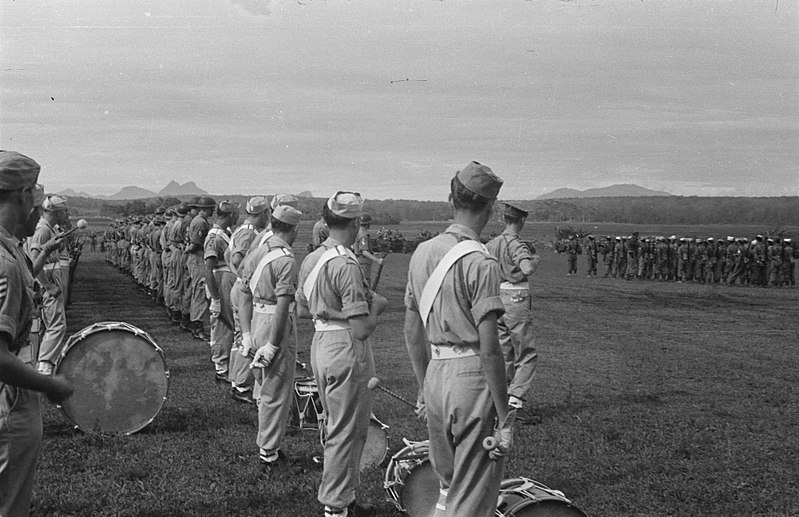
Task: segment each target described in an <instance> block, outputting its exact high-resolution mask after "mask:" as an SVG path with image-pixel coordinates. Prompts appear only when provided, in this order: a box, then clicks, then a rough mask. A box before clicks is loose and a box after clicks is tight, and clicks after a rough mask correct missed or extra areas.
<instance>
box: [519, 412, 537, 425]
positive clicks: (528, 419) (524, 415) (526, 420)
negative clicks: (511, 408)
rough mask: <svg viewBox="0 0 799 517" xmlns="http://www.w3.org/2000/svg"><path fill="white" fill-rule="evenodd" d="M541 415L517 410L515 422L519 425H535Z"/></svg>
mask: <svg viewBox="0 0 799 517" xmlns="http://www.w3.org/2000/svg"><path fill="white" fill-rule="evenodd" d="M541 420H542V418H541V415H539V414H538V413H533V412H532V411H529V410H527V411H525V410H521V411H517V412H516V420H515V422H516V423H517V424H520V425H537V424H540V423H541Z"/></svg>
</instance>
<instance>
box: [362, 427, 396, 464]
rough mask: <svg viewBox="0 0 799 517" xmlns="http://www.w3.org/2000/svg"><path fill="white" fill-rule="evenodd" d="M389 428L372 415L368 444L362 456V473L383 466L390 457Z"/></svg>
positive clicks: (367, 435) (367, 437) (367, 436)
mask: <svg viewBox="0 0 799 517" xmlns="http://www.w3.org/2000/svg"><path fill="white" fill-rule="evenodd" d="M388 429H389V428H388V426H387V425H386V424H384V423H383V422H381V421H380V420H378V419H377V417H376V416H375V414H374V413H372V415H371V417H370V419H369V430H368V431H367V432H366V444H364V446H363V454H361V472H363V471H364V470H366V469H367V468H369V467H375V466H382V465H383V462H384V461H386V456H388V451H389V447H390V446H389V443H388Z"/></svg>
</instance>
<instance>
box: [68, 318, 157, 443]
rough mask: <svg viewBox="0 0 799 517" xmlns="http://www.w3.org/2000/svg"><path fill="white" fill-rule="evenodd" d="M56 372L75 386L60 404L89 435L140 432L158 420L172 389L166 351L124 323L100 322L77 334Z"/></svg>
mask: <svg viewBox="0 0 799 517" xmlns="http://www.w3.org/2000/svg"><path fill="white" fill-rule="evenodd" d="M56 371H57V373H60V374H64V376H66V377H67V378H68V379H69V380H70V381H72V383H73V385H74V387H75V391H74V393H73V394H72V396H71V397H69V398H68V399H67V400H65V401H64V402H63V403H62V405H61V408H62V409H63V411H64V413H65V414H66V415H67V417H68V418H69V419H70V420H71V421H72V422H73V423H74V424H75V425H76V426H78V427H79V428H80V429H81V430H83V431H85V432H89V433H92V432H109V433H124V434H131V433H135V432H136V431H138V430H140V429H142V428H143V427H145V426H146V425H147V424H149V423H150V422H152V421H153V419H154V418H155V417H156V415H157V414H158V412H159V411H160V410H161V407H162V406H163V405H164V401H165V400H166V395H167V391H168V388H169V372H168V370H167V368H166V361H165V359H164V354H163V352H162V351H161V349H160V348H159V347H158V345H156V344H155V342H153V340H152V338H150V336H149V335H148V334H147V333H146V332H144V331H142V330H140V329H137V328H136V327H133V326H132V325H128V324H125V323H103V324H96V325H93V326H90V327H87V328H86V329H84V330H82V331H81V332H79V333H77V334H75V335H74V336H72V337H71V338H70V339H69V341H68V343H67V348H66V350H65V352H64V354H63V356H62V358H61V361H60V362H59V363H58V366H57V368H56Z"/></svg>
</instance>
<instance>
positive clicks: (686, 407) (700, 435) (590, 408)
mask: <svg viewBox="0 0 799 517" xmlns="http://www.w3.org/2000/svg"><path fill="white" fill-rule="evenodd" d="M555 226H556V225H555V224H554V223H553V224H549V223H548V224H546V225H544V224H540V225H539V224H531V225H528V229H527V232H526V233H527V234H528V235H525V237H527V238H536V239H539V240H547V236H551V235H552V234H553V233H554V230H555ZM585 226H586V227H590V229H591V231H596V232H597V233H599V234H603V233H608V234H618V233H630V232H632V231H633V228H631V227H627V228H624V227H619V226H618V225H596V226H597V228H596V229H593V226H594V225H585ZM421 227H426V228H431V229H438V230H441V229H443V228H444V227H445V225H443V224H442V223H430V224H429V225H403V226H402V227H400V229H401V230H402V231H403V233H405V235H406V237H410V234H411V233H412V232H413V231H414V228H417V229H418V228H421ZM635 229H638V230H639V231H642V232H650V231H651V232H652V233H658V234H664V233H668V234H671V233H675V232H677V231H680V230H682V233H684V234H686V235H689V234H691V233H690V232H693V234H695V235H699V236H716V237H718V236H723V235H727V234H730V235H738V234H739V233H740V234H741V235H750V234H751V233H752V232H754V231H755V230H758V232H759V231H763V230H764V229H763V228H729V227H718V228H697V227H690V228H682V229H676V228H674V229H666V228H653V229H651V230H648V229H640V228H635ZM307 230H308V229H307V228H304V233H303V235H305V234H307ZM661 230H662V231H661ZM489 231H490V230H489ZM735 232H738V233H735ZM756 233H757V232H756ZM301 240H302V238H301ZM300 247H302V244H300V245H298V250H299V248H300ZM542 257H543V261H542V265H541V268H540V269H539V272H538V274H537V279H536V292H535V297H534V307H535V310H536V315H537V316H536V321H537V328H538V335H537V345H538V349H539V367H538V373H537V377H536V382H535V388H534V400H535V406H536V408H537V409H538V411H540V412H541V414H542V415H543V417H544V419H543V422H542V423H541V424H540V425H537V426H532V427H520V428H518V430H517V434H516V439H517V442H516V448H515V450H514V452H513V455H512V457H511V459H510V460H509V462H508V464H507V468H506V477H516V476H525V477H529V478H532V479H535V480H537V481H540V482H542V483H544V484H546V485H548V486H550V487H552V488H556V489H559V490H562V491H563V492H565V494H566V496H567V497H569V498H570V499H571V500H572V501H574V502H575V503H576V504H577V505H579V506H580V507H581V508H582V509H583V510H585V511H586V512H587V513H589V514H590V515H592V516H616V515H647V516H648V515H679V516H685V515H714V516H715V515H718V516H728V515H799V475H797V467H796V465H797V464H799V439H798V438H797V424H796V423H797V422H799V396H798V395H799V393H797V380H798V379H799V376H798V375H797V371H798V369H797V367H798V366H799V354H797V352H796V350H797V346H798V345H799V318H797V314H799V311H797V305H798V303H797V302H799V290H796V289H779V290H777V289H750V288H744V287H723V286H721V287H719V286H705V285H693V284H664V283H656V282H648V281H643V282H637V281H633V282H624V281H619V280H612V279H602V278H598V279H589V278H585V277H583V276H582V275H578V276H571V277H566V276H565V271H566V258H565V256H562V255H556V254H553V253H551V252H546V253H542ZM581 258H584V257H581ZM388 260H389V261H388V263H387V265H386V267H385V269H384V271H383V276H382V279H381V285H380V287H379V289H378V290H379V291H381V292H382V293H383V294H385V295H386V296H387V297H388V299H389V305H390V307H389V309H388V311H387V313H386V314H385V315H384V316H383V320H382V323H381V325H380V327H379V328H378V329H377V331H376V332H375V334H374V336H373V339H372V343H373V347H374V351H375V358H376V363H377V370H378V375H379V376H380V378H381V383H382V384H383V385H384V386H386V387H389V388H391V389H393V390H394V391H396V392H398V393H400V394H401V395H403V396H405V397H406V398H409V399H413V397H415V391H416V386H415V381H414V379H413V375H412V372H411V369H410V364H409V361H408V359H407V354H406V351H405V346H404V343H403V342H402V338H401V336H402V331H401V329H402V320H403V307H402V294H403V289H404V282H405V277H406V274H407V264H408V260H409V256H408V255H390V256H389V259H388ZM580 271H581V272H582V271H584V263H583V262H581V263H580ZM97 321H126V322H128V323H130V324H133V325H136V326H138V327H141V328H142V329H144V330H146V331H148V332H149V333H150V334H151V335H152V336H153V338H154V339H155V340H156V341H157V342H158V344H159V345H160V346H161V347H162V348H163V349H164V351H165V353H166V356H167V361H168V364H169V369H170V374H171V376H170V393H169V398H168V400H167V403H166V405H165V407H164V408H163V410H162V411H161V412H160V414H159V415H158V417H157V418H156V420H155V421H154V422H153V423H152V424H151V425H150V426H149V427H148V428H146V429H145V430H143V431H141V432H139V433H137V434H134V435H132V436H112V435H87V434H84V433H83V432H81V431H79V430H75V429H73V427H72V426H71V425H70V424H69V422H68V421H67V420H66V419H65V417H64V416H63V415H62V413H61V412H60V410H58V409H57V408H55V407H53V406H51V405H49V404H46V408H45V415H44V423H45V442H44V447H43V457H42V460H41V461H40V464H39V470H38V476H37V484H36V491H35V494H34V499H35V506H34V508H33V513H34V514H35V515H80V516H86V515H131V516H132V515H169V516H180V515H220V516H221V515H231V516H234V515H241V516H245V515H246V516H252V515H264V516H311V515H320V506H319V505H318V503H317V502H316V487H317V483H318V480H319V476H320V470H319V468H318V467H317V466H316V465H315V464H314V463H313V461H312V460H311V458H312V456H314V455H316V454H319V452H320V450H321V448H320V446H319V444H318V436H317V434H316V433H315V432H313V431H305V430H303V431H299V430H297V431H294V432H292V434H290V435H289V436H288V438H287V441H286V444H285V451H286V452H287V453H288V454H289V455H290V456H291V457H292V458H293V459H294V460H295V463H294V465H293V466H292V467H291V468H290V469H287V470H286V471H285V472H282V473H280V474H278V475H276V476H273V477H272V478H271V479H268V480H267V479H263V478H260V477H259V474H258V465H257V448H256V446H255V443H254V441H255V430H256V412H255V411H254V409H252V408H250V407H247V406H243V405H240V404H237V403H235V402H233V401H232V400H231V399H230V396H229V392H228V391H227V390H225V389H223V388H222V387H221V386H219V385H217V384H215V383H214V381H213V367H212V366H211V364H210V362H209V358H208V356H209V353H208V347H207V345H203V344H202V343H200V342H198V341H194V340H192V339H191V338H190V337H189V336H188V335H187V334H186V333H183V332H181V331H179V330H177V329H176V327H173V326H171V325H170V324H169V322H168V321H167V319H166V317H165V316H164V313H163V311H162V310H161V309H160V308H157V307H154V306H153V305H152V304H151V302H150V300H149V299H148V298H146V297H145V295H144V294H143V293H141V292H140V291H139V290H138V289H136V288H135V286H134V285H133V283H132V282H131V281H129V280H128V279H127V278H125V277H123V276H122V275H121V274H119V273H118V272H117V271H116V270H114V269H113V268H111V267H110V266H107V265H106V264H105V262H104V261H103V260H102V257H101V256H100V254H99V253H91V252H88V251H87V252H84V254H83V256H82V257H81V262H80V265H79V270H78V273H77V277H76V285H75V293H74V296H73V303H72V306H71V307H70V310H69V313H68V323H69V327H70V332H75V331H78V330H80V329H81V328H83V327H85V326H87V325H90V324H92V323H94V322H97ZM310 337H311V329H310V325H309V324H308V323H306V322H302V324H301V326H300V350H301V354H302V356H303V357H304V359H305V360H307V358H308V355H309V353H308V351H309V343H310ZM375 413H376V414H377V416H378V417H379V418H380V419H381V420H382V421H384V422H385V423H387V424H388V425H389V426H390V430H389V437H390V444H391V450H392V453H393V452H396V451H397V450H399V449H400V448H401V447H402V446H403V444H402V438H409V439H414V440H420V439H424V438H425V434H426V433H425V429H424V427H423V426H422V425H421V424H420V423H418V422H417V421H416V420H415V418H414V417H413V414H412V413H411V412H410V411H409V409H408V408H407V407H405V406H404V405H402V404H401V403H400V402H398V401H396V400H394V399H392V398H389V397H385V396H382V395H380V394H378V398H377V401H376V405H375ZM383 475H384V470H383V469H382V468H373V469H370V470H368V471H367V472H366V473H365V474H364V475H363V476H362V488H361V493H360V495H359V497H360V498H361V499H363V500H366V501H369V502H372V503H374V504H376V505H378V506H379V508H380V512H381V513H380V515H386V516H388V515H396V514H397V513H396V511H395V510H394V508H393V506H392V505H391V504H390V503H387V502H385V492H384V491H383Z"/></svg>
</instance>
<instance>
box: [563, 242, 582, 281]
mask: <svg viewBox="0 0 799 517" xmlns="http://www.w3.org/2000/svg"><path fill="white" fill-rule="evenodd" d="M582 252H583V249H582V247H581V246H580V239H579V236H578V235H577V234H572V236H571V237H569V243H568V244H567V245H566V253H567V254H568V256H569V272H568V273H566V276H571V275H576V274H577V255H579V254H581V253H582Z"/></svg>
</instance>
